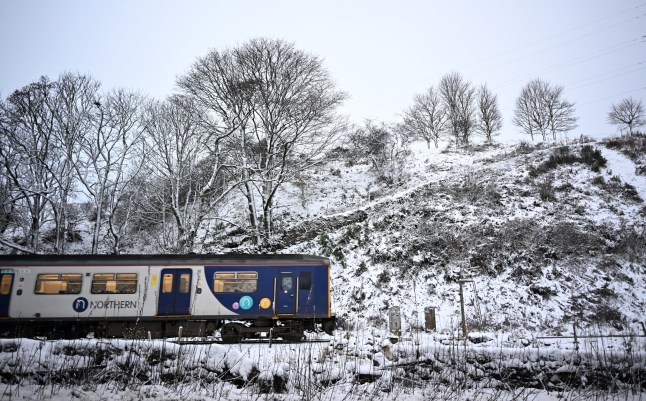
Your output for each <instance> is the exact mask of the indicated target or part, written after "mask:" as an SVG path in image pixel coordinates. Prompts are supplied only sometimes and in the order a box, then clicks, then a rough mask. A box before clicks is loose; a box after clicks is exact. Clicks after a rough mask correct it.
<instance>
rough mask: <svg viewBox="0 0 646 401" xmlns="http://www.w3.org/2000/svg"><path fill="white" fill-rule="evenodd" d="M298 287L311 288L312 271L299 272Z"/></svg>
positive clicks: (300, 288)
mask: <svg viewBox="0 0 646 401" xmlns="http://www.w3.org/2000/svg"><path fill="white" fill-rule="evenodd" d="M298 289H299V290H307V291H309V290H311V289H312V272H301V274H300V275H299V276H298Z"/></svg>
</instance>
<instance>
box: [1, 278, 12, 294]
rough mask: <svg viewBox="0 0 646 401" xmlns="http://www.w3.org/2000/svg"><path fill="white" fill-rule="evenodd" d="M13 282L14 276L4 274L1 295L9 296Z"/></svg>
mask: <svg viewBox="0 0 646 401" xmlns="http://www.w3.org/2000/svg"><path fill="white" fill-rule="evenodd" d="M12 281H13V274H3V275H2V281H0V295H7V294H9V292H10V291H11V282H12Z"/></svg>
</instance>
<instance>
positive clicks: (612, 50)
mask: <svg viewBox="0 0 646 401" xmlns="http://www.w3.org/2000/svg"><path fill="white" fill-rule="evenodd" d="M640 39H641V38H635V39H631V40H629V41H626V42H621V43H618V44H615V45H612V46H609V47H606V48H605V49H601V50H596V51H594V52H592V53H589V54H585V55H583V56H579V57H576V58H573V59H571V60H568V61H566V62H564V63H560V64H556V65H553V66H551V67H547V68H543V69H541V70H538V71H535V72H533V73H531V74H525V75H523V76H522V77H520V78H515V79H512V80H508V81H504V82H502V83H500V84H498V85H494V86H493V89H500V88H503V87H505V86H508V85H511V84H514V83H517V82H521V81H524V80H526V79H529V78H532V77H536V76H538V75H541V74H544V73H547V72H553V71H557V70H560V69H563V68H566V67H571V66H573V65H577V64H580V63H583V62H586V61H590V60H593V59H595V58H598V57H601V56H605V55H608V54H611V53H615V52H617V51H620V50H625V49H628V48H630V47H633V46H637V45H640V44H641V43H643V42H639V40H640Z"/></svg>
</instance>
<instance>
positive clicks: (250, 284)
mask: <svg viewBox="0 0 646 401" xmlns="http://www.w3.org/2000/svg"><path fill="white" fill-rule="evenodd" d="M213 281H214V288H213V291H214V292H256V290H257V289H258V273H256V272H218V273H215V276H214V280H213Z"/></svg>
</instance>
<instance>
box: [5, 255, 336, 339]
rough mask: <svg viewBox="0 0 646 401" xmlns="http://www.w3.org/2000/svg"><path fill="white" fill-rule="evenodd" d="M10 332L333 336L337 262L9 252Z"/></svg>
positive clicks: (286, 257)
mask: <svg viewBox="0 0 646 401" xmlns="http://www.w3.org/2000/svg"><path fill="white" fill-rule="evenodd" d="M0 323H1V324H2V328H1V329H0V334H2V335H3V336H16V335H23V336H38V335H44V336H48V337H51V336H60V337H77V336H85V335H88V334H90V333H94V335H96V336H106V337H120V336H137V335H138V336H150V337H166V336H175V335H178V330H179V327H180V326H181V327H182V329H183V334H184V335H185V336H188V335H205V334H209V333H210V332H212V331H213V330H215V329H218V328H221V335H222V338H223V340H226V341H235V340H239V339H242V338H250V337H256V336H266V335H268V334H270V335H273V336H275V337H283V338H285V339H290V340H294V339H299V338H301V337H302V336H303V331H304V330H313V329H315V328H317V327H320V328H321V329H322V330H324V331H326V332H328V333H331V332H332V330H334V328H335V319H334V316H333V314H332V311H331V299H330V262H329V259H327V258H324V257H318V256H310V255H65V256H54V255H37V256H0Z"/></svg>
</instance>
